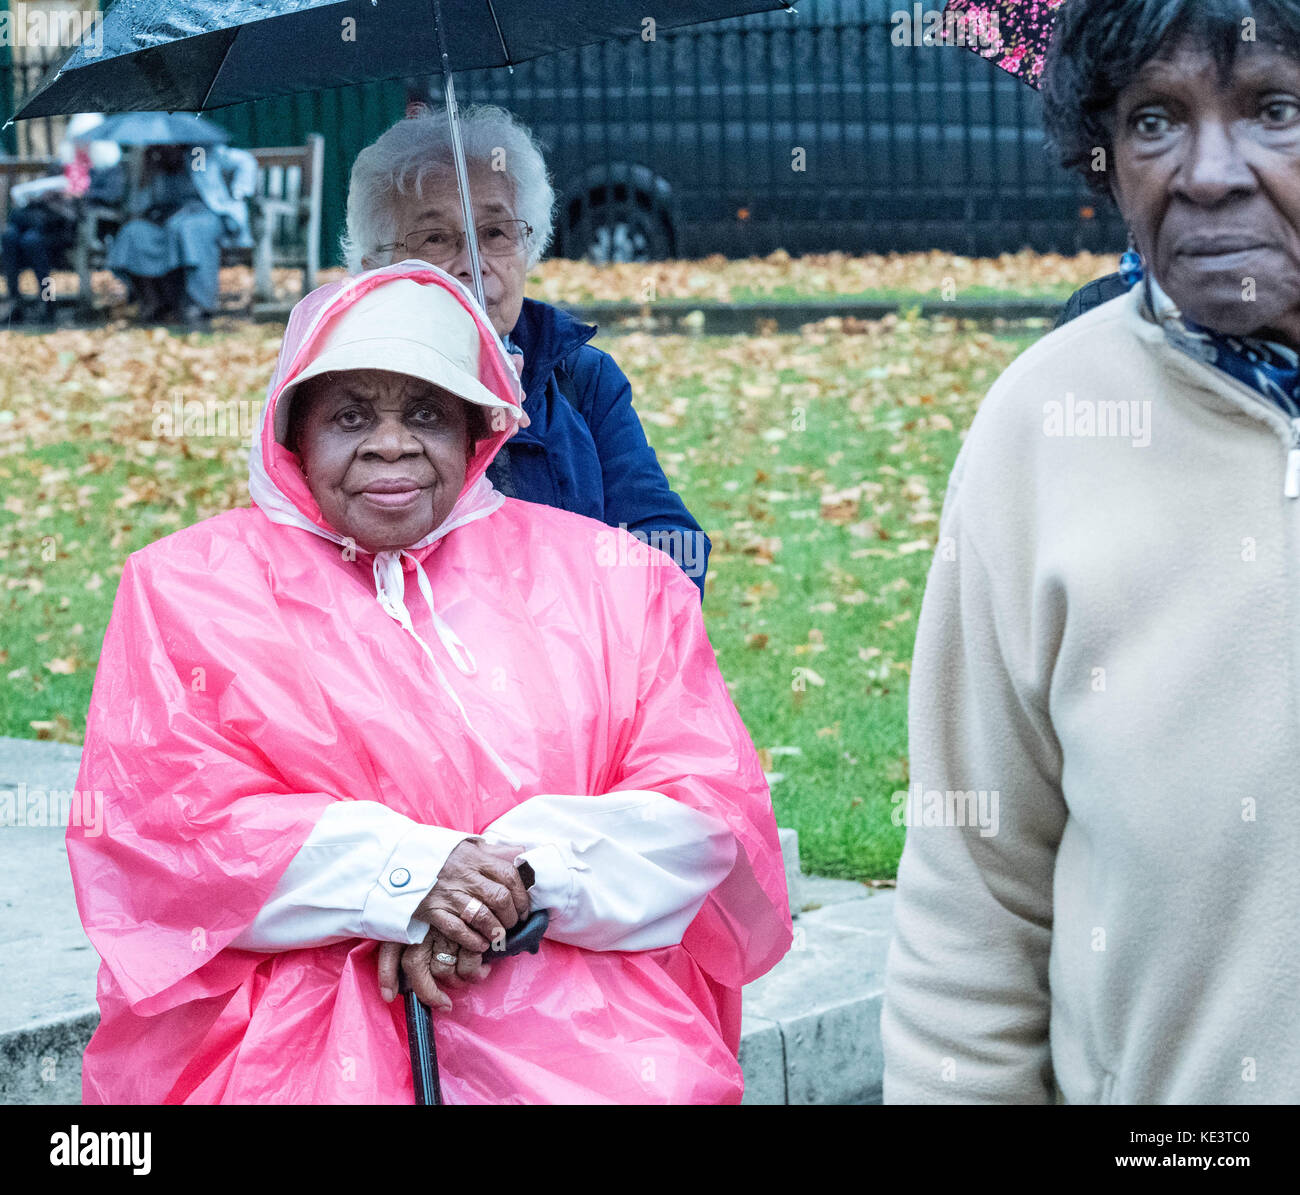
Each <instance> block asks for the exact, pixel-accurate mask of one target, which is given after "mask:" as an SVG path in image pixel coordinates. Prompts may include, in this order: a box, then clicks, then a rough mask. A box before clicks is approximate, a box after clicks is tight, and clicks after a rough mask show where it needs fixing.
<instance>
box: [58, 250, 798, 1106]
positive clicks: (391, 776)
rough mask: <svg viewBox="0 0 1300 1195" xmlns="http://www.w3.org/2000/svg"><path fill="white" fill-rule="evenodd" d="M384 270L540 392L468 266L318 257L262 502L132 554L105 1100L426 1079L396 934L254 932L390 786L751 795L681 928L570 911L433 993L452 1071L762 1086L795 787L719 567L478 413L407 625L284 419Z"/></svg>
mask: <svg viewBox="0 0 1300 1195" xmlns="http://www.w3.org/2000/svg"><path fill="white" fill-rule="evenodd" d="M389 273H404V274H405V275H406V276H408V277H414V278H416V279H418V280H421V281H434V282H437V283H438V284H439V285H443V286H446V287H447V289H449V290H452V291H453V293H455V294H456V295H457V296H458V298H459V299H460V300H461V302H462V303H463V305H464V306H465V307H466V308H467V309H468V310H470V311H471V312H472V313H473V314H474V316H475V319H476V320H477V321H478V325H479V329H480V340H481V347H482V352H481V366H480V379H481V380H482V381H483V383H484V384H485V385H486V386H487V387H488V388H489V389H490V390H492V391H493V392H494V393H495V394H497V395H499V396H504V397H508V398H509V399H510V400H511V401H512V402H513V403H516V404H517V403H518V402H519V389H518V383H517V380H516V379H515V377H514V374H513V371H512V370H511V367H510V365H509V363H508V360H507V358H506V357H505V355H504V353H503V351H502V350H501V347H500V343H499V341H498V340H497V339H496V337H495V335H494V334H493V333H492V331H491V329H490V326H489V325H488V324H487V323H486V322H485V320H484V318H483V317H482V315H481V314H480V313H479V311H478V309H477V307H475V306H474V304H473V303H472V300H470V299H469V297H468V294H467V293H466V292H464V291H463V290H462V289H461V288H459V286H458V285H457V284H456V283H455V282H453V281H452V280H450V279H449V278H448V277H447V276H446V275H444V274H441V273H440V272H438V271H435V270H433V269H431V268H430V269H426V270H421V271H414V270H413V267H411V266H410V265H409V264H408V265H407V266H405V267H389V268H388V269H386V270H381V271H374V272H372V273H370V274H367V275H362V276H361V277H360V278H357V279H350V280H347V281H345V282H343V283H339V284H333V285H330V286H326V287H323V288H321V289H320V290H317V291H316V292H314V293H313V294H312V295H310V296H309V297H308V298H307V299H305V300H303V302H302V303H300V304H299V305H298V306H297V308H295V310H294V313H293V315H292V317H291V319H290V321H289V327H288V330H287V332H286V337H285V344H284V347H283V349H282V351H281V354H280V361H279V365H278V367H277V370H276V375H275V378H274V381H273V382H272V385H271V389H270V392H269V397H268V402H267V406H266V410H265V411H264V414H263V428H262V433H261V437H260V444H259V445H258V446H257V447H255V448H254V452H253V460H252V470H251V472H252V479H251V483H250V488H251V490H252V494H253V497H254V501H255V503H256V505H254V506H252V507H248V508H243V509H239V510H234V511H230V512H228V513H226V514H223V515H220V516H218V517H216V518H212V519H208V520H206V521H204V522H202V523H199V524H197V525H196V526H193V527H190V528H189V529H187V530H184V531H180V532H178V533H176V534H174V535H170V536H168V537H167V538H165V539H162V540H160V541H158V542H157V543H155V544H152V545H151V546H150V547H148V548H145V549H144V550H143V551H140V552H137V553H135V554H134V555H133V556H131V557H130V558H129V559H128V561H127V563H126V567H125V569H124V571H123V574H122V580H121V586H120V588H119V590H118V593H117V598H116V601H115V603H114V607H113V615H112V619H111V621H110V623H109V627H108V631H107V634H106V636H105V639H104V648H103V655H102V657H101V659H100V663H99V670H98V673H97V675H96V679H95V688H94V696H93V698H92V701H91V706H90V713H89V722H88V727H87V733H86V746H85V752H84V756H83V760H82V771H81V777H80V780H79V786H85V787H91V788H95V789H100V790H102V791H103V793H104V794H105V796H104V800H105V829H104V833H103V834H102V836H100V837H87V836H85V835H84V834H83V832H82V831H81V830H80V829H79V828H77V827H71V828H70V829H69V832H68V854H69V859H70V863H71V868H72V875H73V879H74V882H75V886H76V893H77V901H78V906H79V908H80V911H81V916H82V920H83V922H84V924H85V927H86V932H87V933H88V934H89V936H90V939H91V941H92V942H93V943H94V946H95V948H96V950H98V952H99V954H100V956H101V957H102V959H103V965H102V966H101V968H100V972H99V993H98V995H99V1006H100V1010H101V1014H102V1015H101V1022H100V1026H99V1029H98V1031H97V1032H96V1033H95V1036H94V1038H93V1040H92V1041H91V1043H90V1045H89V1047H88V1049H87V1051H86V1055H85V1063H84V1096H85V1100H86V1102H87V1103H99V1102H109V1103H128V1102H150V1103H164V1102H165V1103H182V1102H193V1103H212V1102H229V1103H249V1102H294V1103H411V1102H412V1101H413V1093H412V1085H411V1076H410V1062H409V1055H408V1052H407V1043H406V1028H405V1021H404V1018H403V1013H402V1007H401V1005H402V1002H401V1000H395V1001H393V1002H392V1003H391V1004H386V1003H385V1002H384V1001H383V999H382V997H381V996H380V994H379V988H378V982H377V973H376V956H377V951H378V944H377V943H375V942H373V941H366V940H361V939H351V940H348V941H344V942H338V943H335V944H333V945H328V946H319V947H313V948H311V949H295V950H287V951H283V952H280V953H258V952H253V951H246V950H240V949H236V948H235V947H233V946H231V945H229V944H230V943H231V942H233V941H234V940H235V939H236V938H238V937H239V936H240V934H241V932H242V931H243V930H245V928H246V927H248V926H249V925H250V923H251V922H252V921H253V920H254V918H255V917H256V915H257V914H258V911H259V909H260V908H261V906H262V905H263V904H264V903H265V902H266V901H267V899H268V897H269V896H270V894H271V893H272V890H273V889H274V887H275V885H276V882H277V879H278V878H279V877H280V875H281V873H282V872H283V871H284V870H285V868H286V867H287V866H288V864H289V862H290V861H291V859H292V858H293V856H294V854H295V852H296V851H297V850H298V848H299V847H300V845H301V844H302V843H303V842H304V840H305V839H306V838H307V836H308V834H309V833H310V832H311V831H312V828H313V826H314V824H315V822H316V820H317V819H318V818H319V817H320V815H321V813H322V811H323V810H324V809H326V808H327V807H328V806H329V805H330V803H331V802H334V801H346V800H365V801H377V802H382V803H383V804H385V805H387V806H389V807H391V808H392V809H395V810H397V811H398V812H400V813H402V814H404V815H405V816H407V817H409V818H412V819H414V820H416V821H419V822H423V823H425V824H430V825H442V826H449V827H454V828H457V829H463V830H466V831H474V832H480V831H481V830H482V829H483V828H484V827H485V826H487V825H488V824H489V823H490V822H492V821H493V820H494V819H496V818H497V817H499V816H500V815H501V814H502V813H503V812H504V811H505V810H507V809H510V808H512V807H513V806H514V805H516V804H517V803H518V802H521V801H523V800H525V799H527V798H529V797H531V796H534V795H537V794H540V793H575V794H595V793H603V792H610V791H613V790H623V789H638V790H653V791H656V792H659V793H662V794H664V795H665V796H667V797H670V798H672V799H675V800H678V801H682V802H685V803H686V804H688V805H690V806H692V807H694V808H696V809H698V810H700V811H703V812H705V813H708V814H711V815H713V816H714V817H716V818H719V819H722V820H723V821H724V822H725V823H726V825H727V826H728V827H729V828H730V829H731V830H732V832H733V833H734V835H735V837H736V840H737V843H738V850H737V863H736V866H735V869H734V870H733V872H732V874H731V876H730V877H728V879H727V880H726V881H724V883H723V884H722V885H721V886H720V887H719V888H718V889H715V890H714V895H712V896H710V897H709V898H708V899H707V900H706V902H705V904H704V906H703V908H702V909H701V910H700V912H699V914H698V915H697V916H696V917H695V919H694V921H692V922H691V924H690V927H689V929H688V930H687V931H686V933H685V936H684V938H683V940H682V943H681V945H680V946H672V947H667V948H663V949H656V950H647V951H642V952H602V951H594V950H584V949H580V948H577V947H574V946H569V945H565V944H563V943H559V942H555V941H552V940H549V939H548V940H547V941H544V942H543V944H542V948H541V951H540V953H539V954H538V955H537V956H535V957H527V956H525V957H521V958H519V959H512V960H509V961H507V962H503V963H501V964H499V965H498V966H496V967H495V968H494V969H493V973H492V975H491V976H490V978H488V979H487V980H485V981H484V982H482V983H480V984H476V985H473V986H471V987H468V988H465V989H462V990H460V991H458V992H456V993H455V995H454V1003H455V1007H454V1009H453V1010H452V1011H451V1012H449V1013H440V1014H437V1015H435V1017H434V1021H435V1032H436V1035H437V1049H438V1059H439V1064H440V1069H441V1077H442V1086H443V1090H444V1093H445V1096H446V1100H447V1102H448V1103H480V1102H481V1103H489V1102H491V1103H512V1102H513V1103H542V1102H600V1101H615V1102H659V1101H662V1102H670V1103H687V1102H735V1101H738V1100H739V1098H740V1094H741V1090H742V1079H741V1074H740V1069H739V1066H738V1065H737V1062H736V1058H735V1053H736V1049H737V1045H738V1042H739V1035H740V987H741V985H742V984H744V983H746V982H748V981H749V980H751V979H754V978H756V977H757V976H759V975H761V974H763V973H764V972H766V971H767V970H768V969H770V968H771V967H772V966H773V965H774V964H775V963H776V962H777V960H778V959H780V958H781V956H782V955H783V954H784V952H785V950H786V949H787V948H788V946H789V943H790V937H791V929H790V918H789V913H788V906H787V896H786V887H785V877H784V872H783V869H782V863H781V856H780V851H779V847H778V843H777V837H776V829H775V823H774V820H773V816H772V811H771V805H770V801H769V797H768V791H767V785H766V783H765V781H764V777H763V773H762V771H761V769H760V766H759V763H758V760H757V757H756V754H755V751H754V748H753V745H752V744H751V742H750V740H749V737H748V735H747V734H746V732H745V729H744V727H743V725H742V724H741V721H740V718H739V716H738V714H737V713H736V710H735V708H734V706H733V704H732V702H731V699H730V697H729V695H728V692H727V688H726V685H725V683H724V682H723V679H722V677H721V675H720V673H719V671H718V668H717V664H716V661H715V659H714V656H713V651H712V648H711V647H710V645H709V641H708V638H707V637H706V635H705V630H704V624H703V621H702V619H701V615H700V604H699V594H698V592H697V590H696V589H695V587H694V586H693V585H692V583H691V582H690V580H689V579H688V578H687V577H686V576H685V575H684V574H682V573H681V572H680V570H679V569H678V568H677V567H676V566H675V565H673V564H671V562H669V561H668V559H667V558H666V557H662V558H660V559H659V560H658V561H657V563H658V565H659V567H653V566H651V565H653V564H655V563H656V562H655V561H654V559H653V558H654V556H655V555H657V554H655V553H652V552H651V550H649V549H647V548H645V547H644V546H643V545H641V544H639V543H638V542H637V541H635V540H634V539H632V538H631V537H629V536H626V535H625V533H623V532H621V531H615V530H612V529H610V528H607V527H604V526H603V525H601V524H598V523H595V522H593V521H591V520H588V519H584V518H580V517H578V516H575V515H571V514H567V513H565V512H562V511H558V510H553V509H551V508H548V507H543V506H538V505H534V504H531V503H524V502H517V501H514V500H512V499H503V498H502V497H501V495H500V494H498V493H497V492H495V491H494V490H493V489H492V487H491V485H490V483H488V481H487V480H486V478H485V477H484V476H483V470H484V469H485V468H486V467H487V464H488V462H489V461H490V460H491V458H492V456H493V455H494V454H495V452H496V451H497V449H499V448H500V446H501V443H502V442H504V440H505V439H506V438H507V437H508V435H509V431H508V430H507V431H503V432H500V433H499V434H497V435H495V436H494V437H493V438H492V439H490V440H487V441H482V442H480V444H479V449H478V451H477V453H476V454H475V456H474V457H473V459H472V460H471V462H470V466H469V469H468V472H467V477H466V483H465V488H464V490H463V491H462V493H461V496H460V499H459V500H458V503H457V505H456V507H455V509H454V510H453V512H452V514H451V516H450V517H449V518H448V520H447V521H446V523H445V524H444V525H443V527H442V528H440V529H439V531H438V532H436V533H435V536H434V537H432V542H427V541H421V542H422V543H424V544H425V546H424V547H418V548H416V549H415V550H414V551H413V552H412V553H411V554H410V555H405V556H404V557H403V558H402V560H401V569H400V570H399V572H401V571H404V573H405V578H404V579H405V580H407V581H409V580H411V577H412V573H413V568H414V558H418V559H419V560H420V562H421V564H422V566H423V570H424V571H425V573H426V574H427V578H428V585H429V591H430V594H429V596H430V597H431V602H430V603H428V604H426V602H424V601H422V600H420V595H419V590H418V589H417V586H416V585H415V584H410V585H406V586H405V590H406V593H407V594H408V595H410V594H414V595H415V598H416V600H414V601H408V602H406V607H407V608H408V609H409V616H410V619H411V626H410V627H409V628H407V627H404V626H403V625H401V624H400V623H399V621H397V620H398V617H399V615H398V613H396V612H390V611H389V610H388V606H389V605H390V604H391V601H390V598H389V597H387V596H384V595H385V594H391V593H392V591H393V589H394V584H395V579H394V578H393V577H392V576H391V574H390V575H387V576H383V575H381V570H380V569H378V568H375V563H376V562H375V560H374V558H372V557H370V556H368V555H367V554H366V553H365V552H362V551H359V550H358V551H356V552H355V553H348V552H341V551H340V550H339V547H338V546H337V545H338V542H339V540H338V537H337V536H336V535H335V534H334V533H333V532H332V531H331V530H330V529H329V528H327V527H326V526H325V524H324V522H323V520H322V517H321V514H320V511H319V509H318V508H317V506H316V504H315V502H314V501H313V499H312V497H311V495H310V492H309V491H308V489H307V486H306V483H305V480H304V478H303V477H302V474H301V472H300V470H299V469H298V466H297V458H296V457H295V456H294V455H293V454H292V453H290V452H289V451H288V450H287V449H285V448H283V447H282V446H281V445H279V444H278V443H277V442H276V441H275V438H274V432H273V428H274V423H273V420H274V411H275V405H276V399H277V398H278V396H279V393H280V391H281V390H282V389H283V387H284V386H285V385H286V383H288V382H290V381H291V380H292V379H293V377H294V376H295V375H296V374H297V373H298V372H300V371H301V369H302V368H303V367H304V365H305V364H306V363H307V361H308V360H309V359H310V358H311V357H312V355H313V344H314V343H315V341H316V340H317V338H318V336H319V332H320V329H321V328H322V326H324V325H325V324H326V323H327V321H328V320H329V319H330V318H331V316H333V315H336V314H337V313H338V312H339V311H340V310H342V309H344V308H346V307H347V306H348V305H349V304H350V303H351V302H352V301H354V299H355V298H356V297H357V296H358V295H359V294H360V293H361V290H362V289H363V288H366V287H369V286H373V285H376V284H379V283H381V282H383V281H384V278H383V275H385V274H389ZM308 526H313V527H315V528H317V529H318V531H319V534H318V533H313V532H312V531H310V530H307V529H305V528H306V527H308ZM446 528H454V530H451V531H450V532H446V533H445V534H442V533H443V532H445V531H446ZM349 556H354V558H352V559H348V557H349ZM647 562H649V563H647ZM402 580H403V578H401V577H399V578H397V579H396V586H397V597H398V602H397V605H398V606H399V607H400V606H401V601H400V598H401V589H402V585H401V581H402ZM377 588H378V589H379V590H380V600H377V599H376V590H377ZM433 610H436V611H437V616H436V617H435V615H434V614H433V612H432V611H433ZM408 632H414V634H412V633H408ZM416 634H418V636H419V640H417V639H416V638H415V637H414V636H415V635H416ZM420 640H422V641H423V643H421V642H420ZM458 643H459V644H463V645H464V648H465V651H464V652H463V653H462V652H460V650H459V648H458V646H457V645H458ZM426 647H427V648H428V651H427V653H426V650H425V648H426ZM465 654H468V655H472V656H473V658H474V661H475V664H476V667H474V668H466V667H465V666H464V661H463V660H461V661H460V663H459V664H458V662H457V658H458V656H460V655H465ZM512 780H514V781H517V783H518V788H517V789H516V788H514V787H513V786H512ZM651 1061H652V1062H653V1066H652V1067H648V1065H647V1064H648V1062H651ZM649 1071H652V1072H653V1075H654V1081H653V1082H646V1081H645V1080H646V1075H647V1073H648V1072H649Z"/></svg>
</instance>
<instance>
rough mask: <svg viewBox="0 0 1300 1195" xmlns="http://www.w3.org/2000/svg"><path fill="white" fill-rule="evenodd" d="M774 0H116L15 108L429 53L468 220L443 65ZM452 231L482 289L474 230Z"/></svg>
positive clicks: (466, 64) (228, 87)
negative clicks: (89, 37)
mask: <svg viewBox="0 0 1300 1195" xmlns="http://www.w3.org/2000/svg"><path fill="white" fill-rule="evenodd" d="M647 8H651V9H652V11H651V12H647ZM777 8H785V9H789V10H790V11H793V8H792V7H791V5H790V3H789V0H655V3H654V4H653V5H652V6H651V5H647V4H646V0H600V2H599V3H593V2H592V0H545V3H540V2H539V0H204V2H203V3H197V2H195V0H176V2H174V3H140V2H139V0H118V3H117V4H115V5H114V6H113V7H112V8H111V9H109V11H108V12H107V13H106V14H105V16H104V22H103V29H102V40H101V38H100V37H96V39H95V43H94V44H93V45H87V46H81V47H77V48H75V49H73V50H72V51H71V53H70V54H68V56H67V57H66V58H65V59H64V60H63V61H62V62H61V63H60V64H59V66H58V68H57V70H56V71H54V72H53V73H52V74H51V76H50V77H49V78H48V79H47V80H46V81H45V82H44V83H42V85H41V86H40V87H39V88H38V89H37V90H36V91H35V92H34V93H33V94H32V96H31V98H30V99H28V101H27V102H26V103H25V104H24V105H23V107H22V109H21V110H20V111H19V112H18V114H17V117H16V119H20V120H21V119H26V118H28V117H33V116H54V115H58V114H61V113H71V112H129V111H138V110H141V109H155V108H181V109H186V110H189V111H199V110H206V109H210V108H221V107H224V106H225V105H227V104H239V103H243V102H245V101H247V100H257V99H265V98H266V97H268V96H273V95H286V94H289V93H292V92H297V91H316V90H318V89H320V88H326V87H343V86H347V85H350V84H354V83H370V82H374V81H376V80H380V79H401V78H408V77H410V76H412V75H419V74H424V73H430V68H431V67H433V66H434V64H438V65H440V66H441V68H442V75H443V91H444V97H445V99H446V105H447V114H448V118H449V120H450V122H451V127H452V145H453V154H454V158H455V165H456V176H457V180H458V182H459V184H460V194H461V203H462V210H463V218H464V221H465V228H466V229H467V230H469V229H472V228H473V227H474V214H473V206H472V204H471V203H470V198H469V183H468V179H467V177H466V171H465V163H464V152H463V150H462V148H461V137H460V125H459V122H458V119H457V109H456V95H455V90H454V88H453V86H452V79H451V75H452V71H463V70H479V69H482V68H485V67H497V66H506V67H509V66H513V65H514V64H515V63H517V62H526V61H527V60H528V59H530V58H539V57H541V56H542V55H544V54H552V53H555V52H557V51H559V50H568V49H573V48H575V47H578V46H585V45H590V44H592V43H594V42H599V41H605V40H608V39H611V38H618V37H637V36H640V37H646V36H647V34H648V33H651V34H656V33H657V32H658V31H659V30H660V29H663V30H668V29H674V28H678V27H680V26H683V25H692V24H697V23H699V22H701V21H712V20H719V19H721V18H723V17H735V16H745V15H748V14H751V13H756V12H767V11H770V10H772V9H777ZM465 241H466V244H467V245H468V247H469V253H470V259H471V272H472V273H473V277H474V284H475V289H476V290H481V287H482V282H481V278H480V269H479V261H478V244H477V238H476V237H474V236H467V237H466V238H465ZM478 298H479V301H480V303H481V302H482V300H483V296H482V294H479V296H478Z"/></svg>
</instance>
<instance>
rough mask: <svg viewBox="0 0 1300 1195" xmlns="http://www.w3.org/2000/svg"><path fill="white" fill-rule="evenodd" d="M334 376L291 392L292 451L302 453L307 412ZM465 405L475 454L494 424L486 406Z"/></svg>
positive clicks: (288, 433) (308, 382) (287, 442)
mask: <svg viewBox="0 0 1300 1195" xmlns="http://www.w3.org/2000/svg"><path fill="white" fill-rule="evenodd" d="M333 377H334V375H333V374H332V373H319V374H317V375H316V376H315V377H314V378H308V379H307V380H306V381H305V382H302V383H300V384H299V385H297V386H295V387H294V388H293V389H292V390H291V391H290V392H289V426H288V429H287V430H286V432H285V437H284V439H285V445H284V446H285V447H286V448H287V449H289V451H290V452H293V453H297V454H298V455H299V456H301V455H302V454H301V453H299V452H298V440H299V437H300V436H301V435H302V429H303V424H304V423H305V422H306V420H307V412H308V411H309V410H311V405H312V401H313V400H314V399H315V397H316V392H317V391H318V390H320V389H323V388H324V387H325V386H326V385H327V383H328V382H329V380H330V379H331V378H333ZM465 405H466V406H467V407H468V408H469V410H468V411H467V412H466V416H465V428H466V430H467V432H468V433H469V455H470V456H473V455H474V448H475V446H476V445H477V444H478V442H479V441H480V440H486V439H487V438H488V437H489V436H491V435H492V434H493V432H492V425H491V422H490V420H489V418H488V413H487V408H486V407H482V406H479V404H478V403H476V402H466V403H465Z"/></svg>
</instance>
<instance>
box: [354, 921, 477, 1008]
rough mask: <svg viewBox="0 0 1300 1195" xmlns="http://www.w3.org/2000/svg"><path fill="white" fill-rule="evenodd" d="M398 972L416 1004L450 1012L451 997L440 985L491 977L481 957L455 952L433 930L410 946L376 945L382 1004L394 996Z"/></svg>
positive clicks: (458, 983) (459, 951)
mask: <svg viewBox="0 0 1300 1195" xmlns="http://www.w3.org/2000/svg"><path fill="white" fill-rule="evenodd" d="M448 960H451V961H448ZM399 969H400V971H401V973H402V974H403V975H405V976H406V980H407V983H409V984H410V987H411V991H413V992H414V993H415V994H416V996H418V997H419V999H420V1002H421V1003H422V1004H424V1005H427V1006H428V1007H429V1008H433V1009H437V1010H439V1011H440V1012H450V1011H451V997H449V996H448V995H447V993H446V992H444V991H443V990H442V987H440V986H439V985H440V984H441V985H443V986H444V987H452V988H460V987H464V986H465V985H466V984H468V983H478V982H480V981H481V980H484V979H486V978H487V977H488V976H489V975H491V974H492V968H491V967H488V966H485V965H484V963H483V956H482V955H481V954H479V953H477V952H474V951H465V950H459V949H458V947H457V946H456V944H455V943H454V942H452V941H451V940H450V939H449V938H446V937H444V936H443V935H442V934H440V933H438V931H437V930H436V929H431V930H430V931H429V933H428V935H427V936H426V937H425V939H424V941H423V942H420V943H418V944H417V945H414V946H406V945H403V944H402V943H401V942H381V943H380V944H379V990H380V993H381V994H382V995H383V998H384V999H385V1000H386V1001H391V1000H392V999H393V998H394V997H395V996H396V995H397V991H398V972H399Z"/></svg>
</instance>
